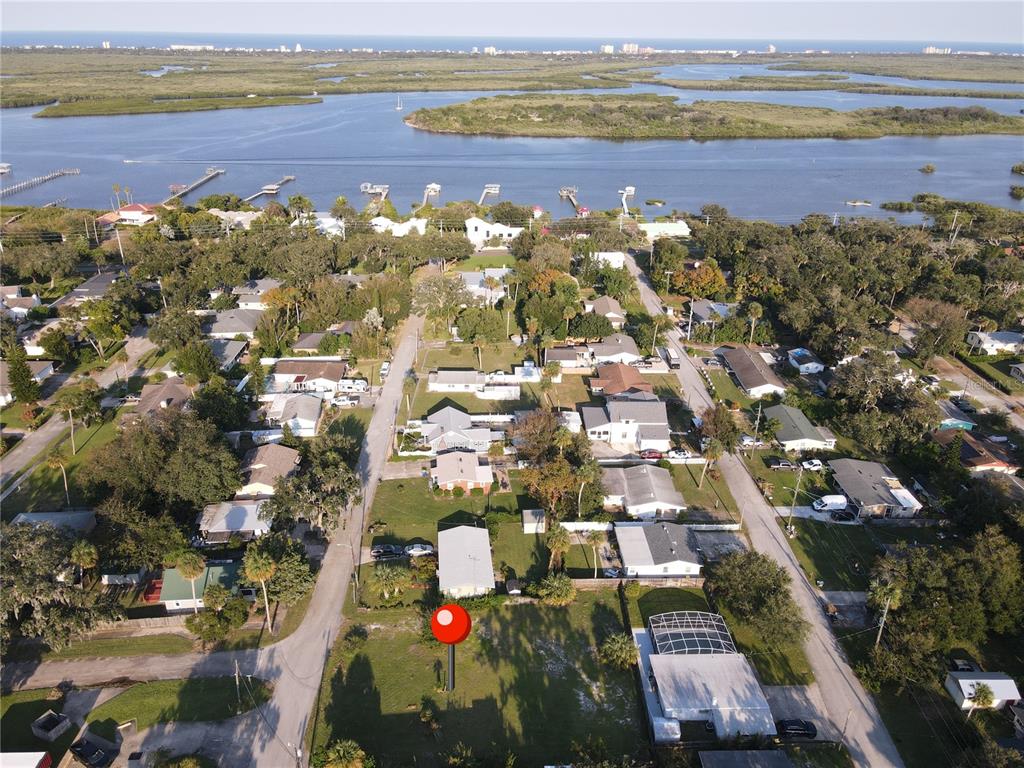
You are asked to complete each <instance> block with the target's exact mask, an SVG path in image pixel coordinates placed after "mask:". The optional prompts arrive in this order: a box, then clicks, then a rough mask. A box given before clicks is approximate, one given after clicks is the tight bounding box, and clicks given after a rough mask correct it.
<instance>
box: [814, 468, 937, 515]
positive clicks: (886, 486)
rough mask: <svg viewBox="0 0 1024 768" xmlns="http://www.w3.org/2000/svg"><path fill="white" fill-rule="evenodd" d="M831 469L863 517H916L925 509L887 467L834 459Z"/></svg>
mask: <svg viewBox="0 0 1024 768" xmlns="http://www.w3.org/2000/svg"><path fill="white" fill-rule="evenodd" d="M828 465H829V467H831V469H832V479H833V481H834V482H835V484H836V486H838V488H839V489H840V490H841V491H842V492H843V493H844V494H846V498H847V499H849V500H850V504H851V505H853V506H854V507H856V508H857V511H858V513H859V514H860V516H861V517H913V516H914V515H915V514H917V511H918V510H919V509H921V506H922V504H921V502H920V501H918V500H917V499H916V498H915V497H914V494H912V493H911V492H910V491H908V490H907V489H906V488H904V487H903V483H902V482H900V479H899V478H898V477H896V473H895V472H893V471H892V470H891V469H889V468H888V467H887V466H885V464H880V463H879V462H877V461H861V460H860V459H833V460H832V461H830V462H829V463H828Z"/></svg>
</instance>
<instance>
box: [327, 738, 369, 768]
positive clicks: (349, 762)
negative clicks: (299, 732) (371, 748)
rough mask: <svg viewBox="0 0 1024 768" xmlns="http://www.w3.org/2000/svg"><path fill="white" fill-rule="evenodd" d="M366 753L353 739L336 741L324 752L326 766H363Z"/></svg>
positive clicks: (340, 767) (354, 767)
mask: <svg viewBox="0 0 1024 768" xmlns="http://www.w3.org/2000/svg"><path fill="white" fill-rule="evenodd" d="M364 765H366V753H365V752H364V751H363V750H362V747H360V746H359V745H358V744H356V743H355V742H354V741H352V740H351V739H342V740H340V741H335V742H333V743H332V744H330V745H329V746H328V747H327V751H326V753H325V754H324V762H323V766H324V768H363V766H364Z"/></svg>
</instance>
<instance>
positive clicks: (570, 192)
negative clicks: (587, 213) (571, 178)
mask: <svg viewBox="0 0 1024 768" xmlns="http://www.w3.org/2000/svg"><path fill="white" fill-rule="evenodd" d="M578 192H579V190H578V189H576V187H562V188H561V189H560V190H558V196H559V197H560V198H562V199H563V200H568V201H569V202H570V203H572V207H573V208H574V209H575V210H576V213H579V212H580V204H579V202H577V200H576V195H577V193H578Z"/></svg>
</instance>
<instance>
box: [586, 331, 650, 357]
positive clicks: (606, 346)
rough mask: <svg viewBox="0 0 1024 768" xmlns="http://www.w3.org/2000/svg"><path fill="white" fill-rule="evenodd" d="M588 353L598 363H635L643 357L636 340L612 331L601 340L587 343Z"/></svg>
mask: <svg viewBox="0 0 1024 768" xmlns="http://www.w3.org/2000/svg"><path fill="white" fill-rule="evenodd" d="M587 347H588V348H589V349H590V355H591V357H592V358H593V359H594V362H595V363H597V364H600V363H625V364H627V365H628V364H629V363H635V362H638V361H639V360H641V359H642V358H643V355H641V354H640V350H639V349H637V346H636V342H635V341H633V338H632V337H631V336H627V335H626V334H624V333H613V334H612V335H611V336H605V337H604V338H603V339H601V341H598V342H594V343H591V344H588V345H587Z"/></svg>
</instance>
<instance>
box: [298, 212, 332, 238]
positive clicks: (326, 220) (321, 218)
mask: <svg viewBox="0 0 1024 768" xmlns="http://www.w3.org/2000/svg"><path fill="white" fill-rule="evenodd" d="M292 226H293V227H313V229H315V230H316V231H317V232H319V233H320V234H321V235H327V236H328V237H338V236H341V237H344V236H345V220H344V219H339V218H337V217H335V216H331V214H330V211H311V212H310V213H307V214H306V215H305V216H303V217H301V218H298V219H296V220H295V221H293V222H292Z"/></svg>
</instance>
